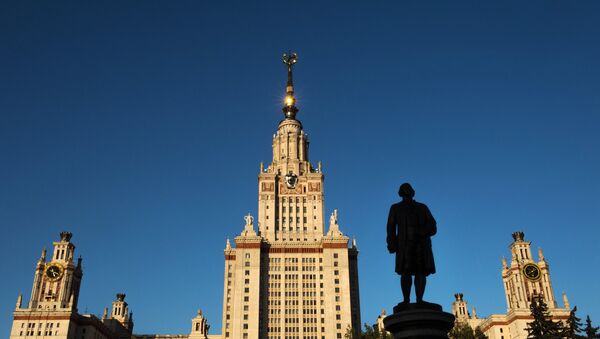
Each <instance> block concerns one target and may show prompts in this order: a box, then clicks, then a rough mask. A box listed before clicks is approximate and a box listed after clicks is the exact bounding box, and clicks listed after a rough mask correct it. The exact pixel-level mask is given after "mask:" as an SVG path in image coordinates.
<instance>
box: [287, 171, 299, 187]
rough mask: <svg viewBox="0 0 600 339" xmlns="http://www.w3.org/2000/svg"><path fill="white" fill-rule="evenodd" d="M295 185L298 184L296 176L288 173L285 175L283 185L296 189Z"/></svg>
mask: <svg viewBox="0 0 600 339" xmlns="http://www.w3.org/2000/svg"><path fill="white" fill-rule="evenodd" d="M296 183H298V176H297V175H295V174H294V173H292V172H291V171H290V173H289V174H286V175H285V185H286V186H287V188H294V187H296Z"/></svg>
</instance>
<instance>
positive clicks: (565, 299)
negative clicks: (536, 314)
mask: <svg viewBox="0 0 600 339" xmlns="http://www.w3.org/2000/svg"><path fill="white" fill-rule="evenodd" d="M562 296H563V305H564V307H565V308H566V309H567V310H570V309H571V305H570V304H569V298H567V294H566V293H565V292H564V291H563V293H562ZM575 309H577V306H575Z"/></svg>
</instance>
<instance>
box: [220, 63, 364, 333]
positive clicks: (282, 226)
mask: <svg viewBox="0 0 600 339" xmlns="http://www.w3.org/2000/svg"><path fill="white" fill-rule="evenodd" d="M297 60H298V58H297V55H296V53H291V52H290V53H287V54H284V55H283V62H284V64H285V65H286V67H287V75H288V77H287V86H286V96H285V99H284V106H283V113H284V119H283V120H281V121H280V122H279V126H278V127H277V132H276V133H275V134H274V135H273V140H272V150H273V158H272V161H271V164H270V165H268V166H267V167H266V168H265V167H264V166H263V164H262V163H261V166H260V173H259V174H258V220H257V223H258V225H257V227H255V220H254V217H253V216H252V215H250V214H248V215H247V216H246V217H245V218H244V219H245V225H244V229H243V231H242V232H241V234H240V235H239V236H237V237H235V241H234V242H235V248H234V247H232V246H231V243H230V242H229V240H227V244H226V247H225V276H224V287H223V328H222V335H223V338H242V339H245V338H252V339H258V338H281V339H300V338H302V339H305V338H306V339H325V338H327V339H330V338H343V337H344V334H345V333H346V332H347V331H348V329H349V328H351V329H352V330H354V331H358V330H359V329H360V303H359V294H358V270H357V256H358V250H357V248H356V243H355V242H354V241H353V242H352V244H351V246H350V247H349V238H348V237H347V236H345V235H344V234H342V232H341V231H340V226H339V224H338V213H337V210H334V211H333V213H332V214H331V216H330V218H329V229H328V231H327V233H325V220H324V205H323V200H324V194H323V179H324V176H323V173H322V170H321V165H320V163H319V164H318V166H317V167H316V168H315V167H313V165H312V164H311V163H310V161H309V157H308V154H309V153H308V145H309V142H308V136H307V135H306V133H305V132H304V129H303V126H302V123H301V122H300V121H299V120H298V119H296V114H297V113H298V108H297V107H296V98H295V96H294V84H293V77H292V75H293V74H292V73H293V67H294V65H295V64H296V62H297Z"/></svg>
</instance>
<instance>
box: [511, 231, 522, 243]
mask: <svg viewBox="0 0 600 339" xmlns="http://www.w3.org/2000/svg"><path fill="white" fill-rule="evenodd" d="M512 237H513V239H514V240H515V242H517V241H523V240H524V239H525V233H523V232H521V231H518V232H514V233H513V234H512Z"/></svg>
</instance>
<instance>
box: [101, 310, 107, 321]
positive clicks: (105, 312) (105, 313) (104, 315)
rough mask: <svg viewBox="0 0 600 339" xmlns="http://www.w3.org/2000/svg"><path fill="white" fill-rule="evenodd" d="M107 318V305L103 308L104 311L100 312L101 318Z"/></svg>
mask: <svg viewBox="0 0 600 339" xmlns="http://www.w3.org/2000/svg"><path fill="white" fill-rule="evenodd" d="M106 319H108V307H105V308H104V313H102V320H106Z"/></svg>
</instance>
